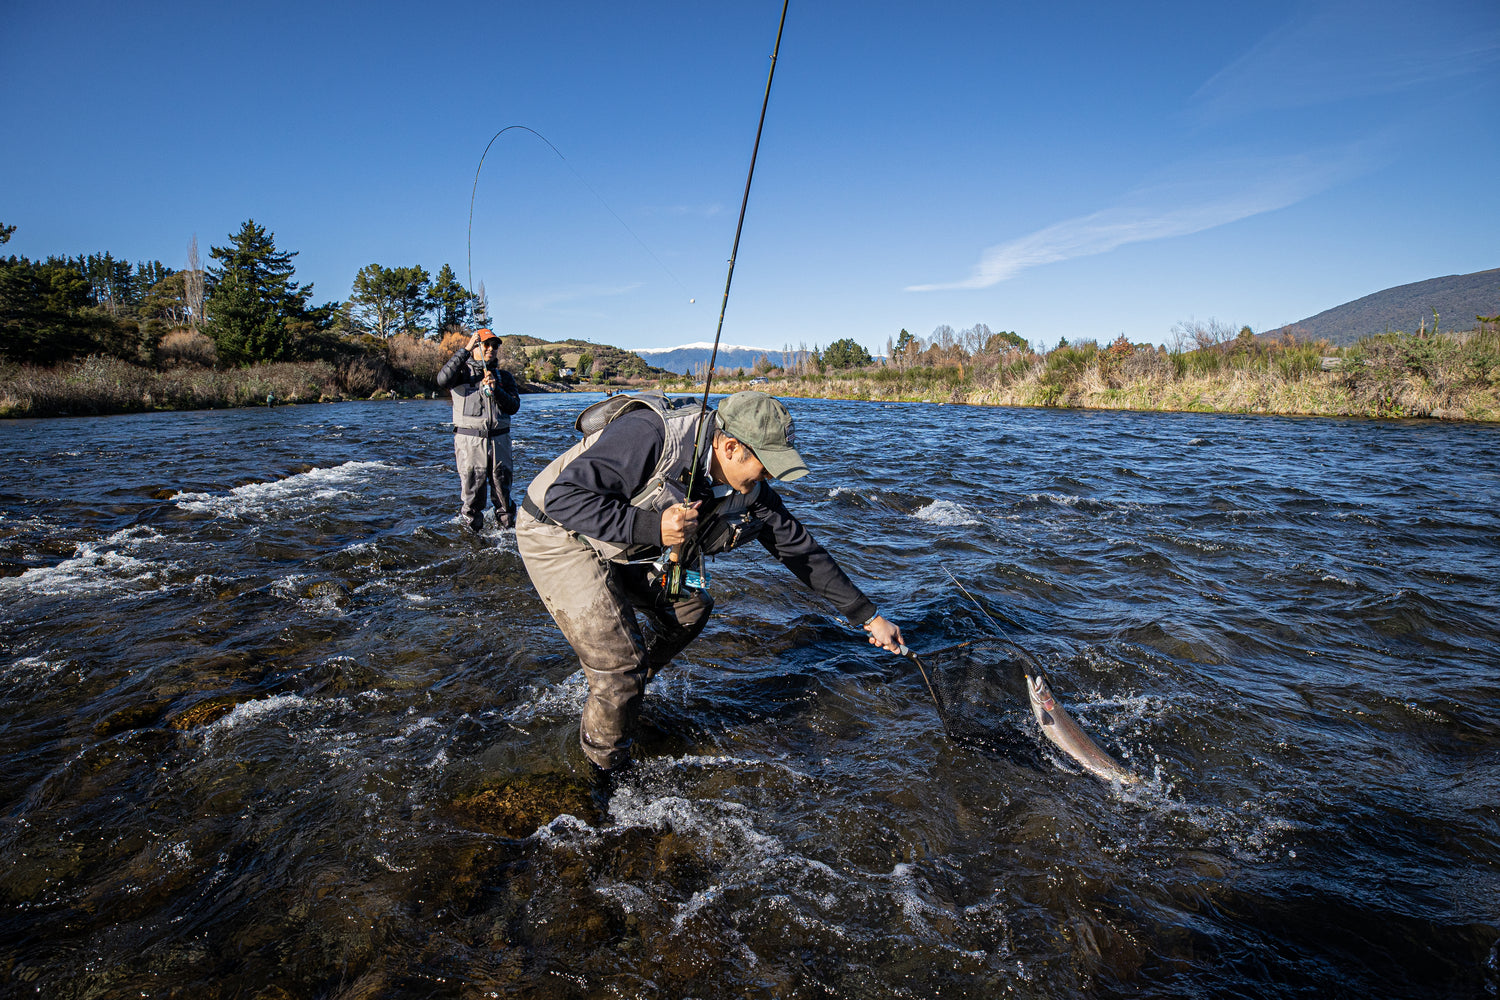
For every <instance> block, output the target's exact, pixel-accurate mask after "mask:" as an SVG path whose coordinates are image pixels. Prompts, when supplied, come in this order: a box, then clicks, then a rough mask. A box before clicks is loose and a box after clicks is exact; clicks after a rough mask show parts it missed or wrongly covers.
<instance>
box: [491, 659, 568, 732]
mask: <svg viewBox="0 0 1500 1000" xmlns="http://www.w3.org/2000/svg"><path fill="white" fill-rule="evenodd" d="M588 696H589V682H588V679H587V678H586V677H584V675H583V671H582V670H577V671H575V672H574V673H572V674H570V675H569V676H567V677H566V678H564V679H563V680H562V681H560V682H558V683H557V684H536V685H533V686H532V689H531V695H530V696H529V697H527V698H525V699H523V700H522V701H520V702H519V703H518V704H516V705H514V706H512V707H511V708H510V710H509V711H507V712H506V713H505V714H504V715H503V716H502V718H503V719H504V720H505V721H506V722H512V723H524V722H534V721H536V720H537V719H539V718H555V717H557V716H566V715H576V714H577V713H578V712H581V711H583V703H584V702H585V701H587V700H588Z"/></svg>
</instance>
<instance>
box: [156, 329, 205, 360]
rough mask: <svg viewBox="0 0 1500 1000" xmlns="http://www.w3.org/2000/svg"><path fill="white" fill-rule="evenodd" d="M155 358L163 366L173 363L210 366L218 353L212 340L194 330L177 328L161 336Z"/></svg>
mask: <svg viewBox="0 0 1500 1000" xmlns="http://www.w3.org/2000/svg"><path fill="white" fill-rule="evenodd" d="M156 360H157V363H158V364H160V365H161V366H162V367H164V368H169V367H171V366H173V365H196V366H198V367H202V368H212V367H213V366H214V365H215V364H217V363H218V360H219V353H218V351H216V350H214V342H213V341H212V340H210V339H209V338H208V337H206V336H204V335H203V334H201V333H199V332H197V331H196V330H188V329H177V330H173V331H172V332H171V333H168V334H167V335H166V336H165V337H163V338H161V343H159V344H157V345H156Z"/></svg>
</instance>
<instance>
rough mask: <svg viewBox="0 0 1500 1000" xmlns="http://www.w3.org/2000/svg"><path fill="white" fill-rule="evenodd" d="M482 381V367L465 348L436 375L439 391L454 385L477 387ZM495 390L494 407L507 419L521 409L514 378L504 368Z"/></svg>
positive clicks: (519, 396)
mask: <svg viewBox="0 0 1500 1000" xmlns="http://www.w3.org/2000/svg"><path fill="white" fill-rule="evenodd" d="M483 381H484V365H483V364H481V363H480V362H478V361H475V360H473V359H472V358H471V357H470V355H469V349H468V348H467V347H460V348H459V349H458V351H457V352H456V353H455V354H454V355H453V357H451V358H449V359H448V363H447V364H445V365H443V369H442V371H440V372H438V374H437V384H438V388H439V389H451V388H453V387H454V386H455V385H477V384H478V383H480V382H483ZM496 381H498V382H499V383H500V384H499V385H498V386H497V387H496V388H495V405H496V406H497V407H499V409H500V412H501V413H503V414H505V415H506V416H507V417H508V416H511V415H513V414H514V413H515V412H516V411H517V410H519V409H520V408H521V392H520V389H518V388H517V386H516V377H515V376H514V375H512V374H511V373H510V372H508V371H506V370H505V369H504V368H501V369H500V370H499V374H498V376H497V377H496Z"/></svg>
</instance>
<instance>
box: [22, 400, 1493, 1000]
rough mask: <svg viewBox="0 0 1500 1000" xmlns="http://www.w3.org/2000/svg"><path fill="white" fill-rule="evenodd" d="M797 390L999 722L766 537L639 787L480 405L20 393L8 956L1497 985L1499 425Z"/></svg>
mask: <svg viewBox="0 0 1500 1000" xmlns="http://www.w3.org/2000/svg"><path fill="white" fill-rule="evenodd" d="M594 398H597V397H592V396H582V395H575V396H548V397H538V396H528V397H525V398H524V401H523V407H522V411H521V413H520V415H519V417H518V418H517V432H516V434H517V437H516V454H517V478H518V482H520V483H522V484H524V483H525V482H526V481H527V480H528V479H529V478H530V476H531V475H532V474H533V473H534V472H535V471H536V470H538V469H539V468H540V467H541V466H542V465H543V464H544V463H545V462H546V461H547V460H549V459H550V458H551V457H552V456H553V455H554V454H556V453H557V452H559V451H561V450H562V449H563V448H564V447H566V446H567V445H568V444H570V443H571V442H572V441H573V440H574V439H575V435H574V432H573V431H572V426H571V425H572V420H573V417H574V416H575V415H576V413H577V411H578V410H579V409H580V408H582V406H584V405H585V404H586V403H587V402H590V401H591V400H592V399H594ZM789 405H790V406H791V408H792V410H793V412H794V413H795V415H796V417H797V421H798V428H799V432H800V434H801V439H800V441H801V444H802V445H803V453H804V455H806V456H807V458H808V459H809V461H810V464H811V465H812V467H813V469H814V474H813V475H811V476H808V477H806V478H805V479H802V480H800V481H798V482H796V483H793V484H790V485H788V486H785V487H783V488H782V490H783V493H784V494H785V495H786V496H787V497H788V501H789V504H790V506H791V507H792V508H793V510H794V511H796V512H798V513H799V514H800V515H801V516H802V517H803V518H804V520H805V521H806V522H807V523H808V524H809V526H810V527H811V528H812V529H813V531H814V533H815V534H817V535H818V536H819V538H820V539H821V540H822V541H823V542H824V543H825V544H826V545H827V546H828V547H829V548H830V549H831V550H832V551H833V552H834V553H835V554H836V555H837V556H838V557H839V558H840V560H841V562H842V563H843V565H844V566H845V568H846V569H847V570H848V571H849V573H850V575H851V576H853V577H854V578H855V579H856V580H857V581H858V582H860V583H861V584H862V585H863V586H864V587H865V589H866V590H867V591H868V592H869V593H870V594H871V596H872V597H873V598H874V599H875V600H876V601H877V603H878V604H879V605H880V607H881V609H882V610H883V611H884V612H885V613H886V614H887V615H888V616H889V617H891V618H892V619H894V620H895V621H897V622H898V623H899V624H900V625H901V626H902V628H903V630H904V632H905V635H906V639H907V641H908V643H909V644H910V645H911V646H912V647H913V648H914V649H916V650H918V651H919V652H921V653H922V654H923V655H924V660H925V662H927V663H929V665H930V667H931V669H932V671H933V672H934V673H935V674H936V677H935V682H936V685H937V688H938V693H939V695H940V697H942V698H943V699H944V700H945V701H946V702H947V703H948V706H949V710H950V712H951V713H953V714H954V715H955V717H957V718H961V719H962V720H963V721H964V722H965V724H966V725H968V726H969V727H970V728H971V729H973V728H974V727H976V726H977V727H978V729H979V730H980V731H981V732H982V733H984V734H986V736H987V738H985V739H979V740H973V739H964V740H958V741H955V740H954V739H950V738H949V737H947V736H945V734H944V731H943V728H942V725H941V723H940V721H939V718H938V716H937V714H936V712H935V710H934V705H933V699H932V697H931V696H930V695H929V692H928V689H927V687H926V686H925V685H924V684H923V681H922V679H921V677H920V675H919V674H917V672H916V671H915V670H914V669H913V668H912V666H911V664H909V663H908V662H907V661H905V660H902V659H900V658H897V657H894V656H891V655H889V654H886V653H883V652H880V651H879V650H876V649H874V648H872V647H870V646H869V645H868V644H866V643H864V642H863V641H862V636H860V635H858V634H856V633H855V632H853V631H852V630H850V629H849V628H847V627H845V626H844V625H843V624H841V623H840V622H839V621H838V620H837V619H836V617H835V616H834V613H833V611H832V609H830V608H829V607H827V606H826V605H824V604H823V603H822V602H820V601H819V599H817V598H816V597H814V596H813V595H811V594H809V593H808V592H806V591H805V590H802V589H801V588H800V586H799V585H798V584H797V583H796V581H795V580H794V579H793V578H792V576H791V575H790V574H789V573H787V572H786V571H785V570H784V569H783V568H782V567H781V566H780V565H779V564H776V563H775V562H773V561H772V560H770V558H769V557H768V556H767V555H766V554H765V553H764V552H763V551H762V550H760V549H759V547H758V546H751V549H750V550H741V551H740V552H738V553H735V554H733V555H729V556H725V557H722V558H719V559H717V560H715V561H713V562H712V563H711V565H710V569H711V571H712V575H713V581H714V582H713V588H714V591H715V594H716V597H717V599H718V610H717V611H716V613H715V616H714V618H713V620H712V622H711V623H710V625H709V627H708V629H707V630H706V632H705V633H704V635H703V636H702V637H701V638H700V639H699V640H698V641H697V642H696V643H695V644H694V645H693V646H691V647H689V649H688V650H687V652H686V654H685V655H684V656H683V657H682V658H680V659H679V661H678V662H677V663H676V664H674V666H673V667H672V668H671V669H670V670H668V671H667V672H665V673H664V674H663V675H662V676H660V677H659V678H657V680H656V681H654V682H653V685H652V689H651V690H650V692H649V693H648V696H647V707H646V719H645V727H644V730H643V735H642V739H641V743H640V745H639V759H640V765H639V766H638V768H637V769H636V772H635V774H634V775H633V776H632V777H631V778H630V779H629V780H628V781H626V782H624V783H623V784H622V785H621V787H620V788H619V789H618V790H617V791H616V792H615V794H614V796H613V798H612V799H611V800H610V801H609V803H608V811H607V813H600V812H599V811H598V810H597V808H596V806H597V803H595V802H593V801H591V800H589V799H588V798H587V796H585V795H581V794H578V789H579V788H580V787H582V786H581V784H580V783H581V781H582V777H581V775H580V773H579V772H580V769H581V764H580V757H579V755H578V752H577V750H576V720H577V715H578V711H579V708H580V706H581V704H582V701H583V698H584V693H585V687H584V684H583V681H582V678H581V675H580V674H579V673H578V671H577V665H576V661H575V660H574V658H573V656H572V654H571V652H570V650H569V649H568V648H567V646H566V645H565V644H564V643H563V642H562V641H561V638H560V636H559V634H558V632H557V631H556V629H555V628H554V626H553V624H552V622H551V620H550V619H549V618H548V617H547V615H546V613H545V611H544V610H543V608H542V606H541V604H540V602H539V601H538V599H537V598H536V595H535V593H534V592H533V590H532V589H531V587H530V584H529V582H528V580H527V577H526V573H525V570H524V568H523V567H522V565H521V561H520V559H519V557H518V556H517V554H516V550H515V542H514V538H513V536H512V535H511V534H509V533H506V532H502V531H498V530H495V529H493V528H491V529H490V530H488V531H487V532H485V533H484V534H483V535H481V536H477V537H476V536H473V535H469V534H466V533H465V531H464V530H463V529H462V528H461V527H460V525H459V524H458V523H457V521H456V519H455V517H454V515H455V513H456V509H457V477H456V475H455V474H454V472H453V469H452V446H451V442H450V434H449V433H448V432H446V431H445V430H444V422H445V421H446V419H447V404H446V403H445V402H443V401H441V400H439V401H418V402H405V403H345V404H334V405H323V406H301V407H282V408H277V409H273V410H266V409H254V410H241V411H233V412H206V413H162V414H147V415H134V416H120V417H107V418H88V419H56V420H51V421H10V422H5V423H3V424H0V469H3V470H4V472H3V478H0V607H3V608H4V611H3V618H0V622H3V624H0V682H3V683H0V995H4V996H6V997H10V996H17V997H20V996H42V997H48V998H116V997H119V998H123V997H167V996H172V997H179V996H180V997H195V998H197V997H204V998H288V997H296V998H301V997H309V998H311V997H351V998H352V997H381V998H417V997H455V998H457V997H465V998H467V997H535V998H554V997H555V998H572V997H578V998H584V997H588V998H594V997H674V998H675V997H704V998H709V997H730V996H741V997H778V998H785V997H799V998H800V997H859V998H866V997H869V998H883V997H920V998H931V997H1000V996H1019V997H1082V996H1089V997H1094V996H1126V995H1128V996H1147V997H1183V996H1198V997H1257V998H1263V997H1293V996H1309V997H1314V996H1315V997H1319V998H1328V997H1360V998H1364V997H1403V998H1405V997H1433V998H1438V997H1442V998H1448V997H1470V996H1473V997H1493V996H1497V995H1500V953H1497V940H1500V694H1497V688H1500V656H1497V639H1500V626H1497V625H1496V621H1497V619H1500V586H1497V580H1500V515H1497V500H1500V475H1497V464H1496V458H1495V456H1496V454H1497V453H1500V429H1497V428H1496V427H1493V426H1481V425H1440V424H1436V423H1381V422H1370V421H1338V420H1322V419H1281V418H1271V417H1254V418H1249V417H1234V416H1207V415H1193V414H1179V415H1162V414H1132V413H1103V412H1068V411H1051V410H1018V409H980V408H967V407H958V406H932V405H922V404H900V405H886V404H879V403H845V402H822V401H804V400H792V401H790V403H789ZM949 572H951V573H952V575H953V577H954V578H956V580H957V581H959V582H960V583H962V584H963V586H964V587H965V588H967V589H968V591H969V592H970V593H971V594H972V595H973V597H974V600H972V601H971V600H969V599H968V598H966V597H965V596H964V594H963V593H961V592H960V590H959V589H958V587H956V586H955V584H954V582H953V581H952V580H950V578H949V576H948V573H949ZM996 637H1003V638H1005V639H1008V640H1010V641H1011V642H1014V643H1015V644H1016V645H1018V646H1020V647H1022V648H1023V649H1025V650H1027V651H1028V652H1029V653H1030V655H1031V656H1033V657H1035V658H1036V660H1037V661H1039V662H1040V663H1041V664H1043V665H1044V666H1045V667H1046V669H1047V671H1048V674H1049V676H1050V679H1051V681H1052V685H1053V687H1054V689H1055V690H1056V691H1057V692H1058V694H1059V695H1060V696H1061V697H1062V698H1063V699H1064V702H1065V704H1066V705H1067V706H1068V708H1069V710H1070V711H1071V713H1072V714H1073V716H1074V718H1075V719H1077V720H1078V721H1079V722H1080V723H1081V724H1082V725H1083V726H1084V727H1085V728H1086V729H1087V730H1089V731H1090V732H1091V733H1092V734H1093V735H1094V737H1095V738H1096V739H1097V740H1098V742H1099V743H1100V744H1101V745H1102V746H1103V747H1104V748H1105V749H1106V750H1108V751H1109V752H1110V753H1111V754H1112V755H1113V756H1115V757H1116V758H1117V759H1118V760H1120V761H1121V762H1122V763H1124V764H1125V765H1126V766H1127V767H1129V768H1130V769H1132V770H1133V771H1135V772H1136V773H1137V774H1139V775H1141V776H1142V777H1143V778H1144V779H1145V780H1144V781H1143V782H1142V784H1141V785H1140V786H1137V787H1131V788H1129V789H1125V788H1121V787H1119V786H1115V787H1111V786H1109V785H1107V784H1104V783H1102V782H1100V781H1099V780H1097V779H1095V778H1093V777H1091V776H1089V775H1087V774H1085V773H1083V772H1082V771H1081V770H1080V769H1079V768H1078V767H1076V766H1074V765H1073V764H1071V763H1070V762H1069V761H1068V760H1066V759H1064V758H1061V757H1060V756H1059V755H1058V754H1057V753H1056V752H1055V751H1054V750H1053V749H1052V748H1051V746H1050V745H1049V744H1047V743H1046V742H1045V741H1044V740H1043V738H1042V736H1041V735H1040V731H1039V730H1038V728H1037V726H1036V724H1035V722H1034V721H1033V720H1032V718H1031V716H1030V713H1029V711H1028V708H1027V705H1026V702H1025V694H1024V687H1023V682H1022V680H1021V678H1020V676H1019V668H1018V667H1017V666H1016V664H1015V663H1014V662H1013V661H1011V660H1010V659H1009V658H1008V657H1007V655H1006V654H1005V652H1004V650H1005V648H1006V647H1004V646H1000V645H996V644H994V643H992V642H987V640H992V639H994V638H996ZM961 643H968V645H962V646H960V645H959V644H961ZM955 646H957V647H958V648H952V647H955ZM485 795H489V796H490V797H491V798H490V799H488V800H487V801H488V803H489V805H490V806H491V807H492V808H491V809H490V810H489V811H488V812H486V811H485V809H482V808H479V806H478V805H476V803H480V802H482V801H485V800H484V796H485ZM507 796H509V799H507V798H506V797H507ZM506 801H510V802H511V804H512V805H514V804H515V803H516V802H520V803H521V805H522V807H524V808H525V809H531V810H537V809H540V810H541V812H540V813H539V814H538V816H537V817H536V818H534V819H533V821H531V822H530V824H529V826H528V827H527V828H525V829H520V830H517V829H510V828H507V827H506V826H505V824H504V823H503V822H502V821H501V819H497V818H496V817H497V816H498V815H499V814H500V813H501V812H503V810H502V809H500V806H502V805H504V803H505V802H506ZM523 811H524V810H523ZM537 823H540V824H541V825H540V827H539V828H538V827H537V826H536V824H537Z"/></svg>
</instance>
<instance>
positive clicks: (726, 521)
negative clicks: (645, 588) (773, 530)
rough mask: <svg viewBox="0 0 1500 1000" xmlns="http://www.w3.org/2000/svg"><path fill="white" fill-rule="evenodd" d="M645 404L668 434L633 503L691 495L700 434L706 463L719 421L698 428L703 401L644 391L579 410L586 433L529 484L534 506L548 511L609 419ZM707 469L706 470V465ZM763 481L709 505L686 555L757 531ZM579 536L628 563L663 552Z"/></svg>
mask: <svg viewBox="0 0 1500 1000" xmlns="http://www.w3.org/2000/svg"><path fill="white" fill-rule="evenodd" d="M643 409H645V410H650V411H651V412H653V413H655V414H656V415H657V417H659V418H660V419H661V422H662V427H663V431H664V437H663V440H662V449H661V457H660V458H658V459H657V461H656V468H655V469H653V470H652V472H651V476H650V478H648V479H647V480H646V483H645V485H643V486H642V487H641V489H640V490H639V491H638V492H637V493H636V494H635V496H633V497H631V498H630V506H632V507H636V508H638V509H640V510H650V511H654V512H656V513H660V512H662V511H664V510H666V509H667V508H668V507H670V506H672V505H673V504H676V503H681V502H682V500H683V499H684V498H685V497H686V495H687V481H688V479H689V474H690V472H691V468H690V467H691V465H692V463H693V451H694V447H695V445H696V444H697V440H698V435H699V433H702V435H703V436H704V442H703V444H704V448H703V451H702V453H703V454H704V456H705V457H704V462H705V465H706V464H707V457H706V456H707V446H708V445H709V444H711V443H712V435H713V430H714V428H715V427H717V426H718V418H717V416H716V415H709V417H708V418H707V419H706V420H704V422H703V429H702V431H701V432H700V431H699V427H698V409H699V406H698V403H697V401H696V400H693V399H691V398H682V399H678V400H670V399H667V398H666V397H665V396H662V395H659V394H656V393H640V394H638V395H635V396H612V397H610V398H609V399H603V400H600V401H599V402H597V403H595V404H593V405H592V406H590V407H589V408H588V409H586V410H584V411H583V412H582V413H580V414H579V415H578V419H577V420H575V421H574V422H573V426H574V427H575V428H576V429H577V430H578V431H580V432H581V433H582V434H583V440H582V441H579V442H578V443H577V444H575V445H574V446H573V447H571V448H569V449H568V450H567V451H565V452H563V453H562V454H561V455H559V456H557V457H556V458H554V459H553V460H552V462H551V463H550V464H549V465H548V466H547V467H546V468H545V469H543V470H542V471H541V472H540V473H538V474H537V477H536V478H535V479H533V480H532V481H531V485H530V486H528V487H527V488H526V496H527V497H528V498H529V499H530V500H531V503H532V504H533V505H534V506H535V507H536V509H537V510H540V511H542V512H544V513H545V512H546V497H547V490H548V489H549V488H550V487H551V486H552V484H553V483H554V482H556V481H557V477H558V476H559V475H561V474H562V471H563V470H564V469H566V468H567V467H568V466H569V465H571V464H572V463H573V461H574V460H575V459H577V458H578V456H579V455H581V454H583V453H584V452H585V451H587V450H588V449H589V448H590V447H592V446H593V444H594V442H595V441H597V440H599V435H600V434H602V433H603V432H604V428H605V427H606V426H608V425H609V423H610V422H611V421H613V420H615V419H617V418H619V417H621V416H623V415H624V414H626V413H630V412H633V411H635V410H643ZM704 471H705V473H706V471H707V470H706V469H705V470H704ZM760 486H761V484H760V483H756V484H755V487H754V488H753V489H751V491H750V492H749V493H746V494H740V493H737V492H734V491H732V490H731V491H730V494H729V496H727V497H725V498H723V499H722V500H717V501H713V502H710V503H709V504H706V505H705V506H706V507H707V508H708V513H707V515H706V516H700V518H699V521H698V533H697V535H696V536H695V538H694V541H693V542H692V543H689V546H688V551H687V552H686V553H685V555H686V557H687V558H692V557H693V554H694V553H695V552H700V551H701V552H703V553H706V554H709V555H713V554H716V553H718V552H727V551H728V550H729V549H731V548H734V547H735V546H736V545H740V544H743V543H744V542H745V541H748V540H749V539H750V538H753V537H755V536H756V535H758V534H759V532H760V522H759V521H757V520H754V519H753V518H751V517H750V515H749V508H750V505H751V503H752V502H753V501H754V500H755V498H756V497H757V496H759V495H760ZM579 537H580V538H582V539H583V540H584V541H586V542H588V543H589V545H591V546H593V547H594V549H595V551H597V552H598V553H599V554H600V555H602V556H603V557H604V558H605V559H609V560H611V561H613V562H630V561H632V560H634V559H638V558H641V557H642V556H646V555H654V554H655V553H657V552H660V551H661V547H660V546H644V545H624V544H620V543H616V542H606V541H601V540H600V539H597V538H590V537H589V536H587V535H580V536H579Z"/></svg>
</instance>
